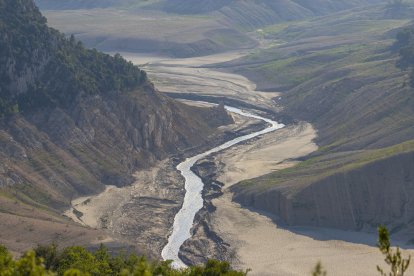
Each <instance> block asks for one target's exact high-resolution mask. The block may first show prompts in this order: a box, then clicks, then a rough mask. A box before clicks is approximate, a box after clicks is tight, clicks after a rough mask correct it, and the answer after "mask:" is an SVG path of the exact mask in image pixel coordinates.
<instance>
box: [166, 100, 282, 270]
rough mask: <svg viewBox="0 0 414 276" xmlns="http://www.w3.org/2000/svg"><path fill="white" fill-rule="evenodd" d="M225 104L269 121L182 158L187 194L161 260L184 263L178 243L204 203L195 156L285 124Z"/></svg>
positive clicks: (188, 229) (234, 110) (174, 263)
mask: <svg viewBox="0 0 414 276" xmlns="http://www.w3.org/2000/svg"><path fill="white" fill-rule="evenodd" d="M225 108H226V110H227V111H229V112H232V113H236V114H239V115H242V116H246V117H250V118H255V119H259V120H262V121H264V122H266V123H268V127H267V128H265V129H263V130H261V131H257V132H254V133H251V134H248V135H244V136H241V137H237V138H235V139H233V140H230V141H228V142H226V143H224V144H222V145H220V146H218V147H215V148H213V149H210V150H208V151H206V152H203V153H201V154H198V155H196V156H193V157H190V158H187V159H186V160H185V161H184V162H182V163H180V164H178V166H177V169H178V170H179V171H180V172H181V174H182V176H183V177H184V178H185V190H186V194H185V197H184V203H183V206H182V208H181V209H180V211H179V212H178V213H177V215H176V216H175V219H174V226H173V231H172V234H171V235H170V237H169V238H168V243H167V245H166V246H165V247H164V248H163V250H162V253H161V256H162V258H163V259H164V260H173V266H174V267H186V265H185V264H184V263H183V262H182V260H181V259H180V258H179V257H178V252H179V251H180V247H181V245H182V244H183V243H184V242H185V241H186V240H187V239H189V238H190V237H191V232H190V230H191V228H192V226H193V221H194V217H195V215H196V214H197V212H198V211H199V210H200V209H201V208H202V207H203V198H202V191H203V187H204V183H203V181H202V180H201V179H200V178H199V177H198V176H197V175H196V174H195V173H193V172H192V171H191V167H193V166H194V164H195V163H196V162H197V161H198V160H200V159H202V158H204V157H207V156H208V155H210V154H212V153H216V152H219V151H221V150H224V149H227V148H230V147H231V146H234V145H236V144H238V143H240V142H243V141H246V140H250V139H252V138H255V137H257V136H259V135H262V134H266V133H269V132H272V131H275V130H277V129H280V128H283V127H284V125H283V124H279V123H277V122H275V121H273V120H270V119H267V118H263V117H261V116H258V115H255V114H252V113H249V112H245V111H242V110H241V109H238V108H235V107H230V106H225Z"/></svg>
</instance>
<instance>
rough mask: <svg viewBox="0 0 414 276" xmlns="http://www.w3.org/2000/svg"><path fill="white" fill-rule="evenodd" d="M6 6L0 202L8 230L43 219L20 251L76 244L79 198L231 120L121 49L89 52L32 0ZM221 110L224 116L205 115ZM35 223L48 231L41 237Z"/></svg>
mask: <svg viewBox="0 0 414 276" xmlns="http://www.w3.org/2000/svg"><path fill="white" fill-rule="evenodd" d="M0 11H1V18H0V23H1V24H0V40H1V45H2V48H1V55H0V59H1V66H0V74H1V76H2V82H1V90H0V91H1V94H0V103H1V105H0V106H1V110H0V114H1V118H0V145H1V147H0V202H1V206H2V207H1V215H2V216H8V217H9V218H8V219H7V220H4V221H3V222H4V223H2V224H1V228H2V232H4V233H7V231H8V230H7V229H14V227H15V226H13V225H15V224H16V223H18V221H19V220H20V221H26V220H29V222H27V223H28V225H30V224H31V223H32V224H33V225H36V227H34V228H33V229H32V230H31V231H29V232H28V235H21V236H22V237H21V238H19V239H18V240H19V241H16V242H15V243H13V244H10V246H11V248H12V249H13V250H16V251H19V250H22V249H25V248H27V247H29V246H33V243H41V242H50V241H52V240H53V239H56V235H58V240H59V239H61V240H66V241H68V242H70V238H69V237H71V235H69V234H68V233H69V232H70V231H69V232H66V231H63V230H62V229H60V228H64V226H62V224H63V225H65V224H66V225H74V224H73V223H71V222H70V221H69V220H68V219H64V218H62V217H61V215H60V212H61V211H62V210H64V209H67V208H68V207H69V206H70V202H71V200H72V199H73V198H74V197H78V196H80V195H88V194H94V193H98V192H100V191H102V190H103V189H104V187H105V185H108V184H111V185H117V186H123V185H128V184H130V183H131V182H132V181H133V177H132V173H134V172H135V171H136V170H137V169H140V168H147V167H149V166H150V165H151V164H153V163H154V162H155V161H157V160H160V159H163V158H165V157H166V156H169V155H171V154H179V153H181V152H182V151H184V150H185V149H188V148H191V147H195V146H200V145H202V144H204V143H205V142H206V141H207V139H208V137H209V136H210V135H211V134H213V133H214V131H215V128H216V127H217V126H219V125H221V124H223V123H228V122H230V121H231V120H230V118H229V117H228V115H227V113H226V112H225V111H224V109H214V110H211V109H205V108H198V107H189V106H186V105H184V104H180V103H178V102H176V101H174V100H172V99H170V98H168V97H166V96H163V95H162V94H160V93H158V92H157V91H156V89H155V88H154V86H153V85H152V83H150V82H149V81H148V79H147V78H146V74H145V72H143V71H141V70H139V69H138V68H137V67H135V66H133V65H132V64H131V63H128V62H126V61H125V60H124V59H123V58H122V57H120V56H119V55H116V56H115V57H112V56H109V55H106V54H102V53H99V52H98V51H96V50H88V49H86V48H85V47H84V46H83V45H82V43H80V42H77V41H76V40H75V39H74V38H73V37H69V38H66V37H65V36H64V35H62V34H61V33H59V32H58V31H56V30H54V29H51V28H49V27H47V25H46V19H45V18H44V17H43V16H42V15H41V14H40V12H39V10H38V9H37V7H36V6H35V4H34V2H33V1H32V0H20V1H14V0H13V1H12V0H4V1H0ZM213 112H214V114H215V115H219V116H218V117H216V118H218V119H217V120H207V118H209V117H211V114H212V113H213ZM220 114H221V115H220ZM12 202H14V204H11V203H12ZM30 209H32V212H28V210H30ZM30 221H31V222H30ZM51 221H52V222H53V223H54V224H56V225H55V226H51V225H50V224H51V223H50V222H51ZM37 225H39V227H41V228H46V229H49V230H48V231H45V234H44V235H37V236H36V233H37V234H39V232H38V231H37V230H38V228H37ZM45 225H48V227H45ZM73 227H75V228H76V227H77V228H76V229H78V228H79V229H82V228H80V227H79V226H73ZM3 230H4V231H3ZM61 230H62V231H61ZM55 231H56V232H55ZM80 231H83V232H85V233H87V232H88V231H90V230H89V229H86V228H83V230H80ZM94 235H96V236H95V237H91V236H89V237H88V235H86V234H85V238H84V239H83V241H85V240H86V241H88V240H89V241H90V240H92V239H96V238H97V237H98V236H99V235H98V234H94ZM34 236H36V237H34ZM92 236H93V235H92ZM12 237H13V235H9V236H8V238H9V239H12ZM23 237H24V238H23ZM68 239H69V240H68ZM102 239H103V238H102ZM72 242H76V241H75V240H73V241H72ZM78 242H79V241H78Z"/></svg>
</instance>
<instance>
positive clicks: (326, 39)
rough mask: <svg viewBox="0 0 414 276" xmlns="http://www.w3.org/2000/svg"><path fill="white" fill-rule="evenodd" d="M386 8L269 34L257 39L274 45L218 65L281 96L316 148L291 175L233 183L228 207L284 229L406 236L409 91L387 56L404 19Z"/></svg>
mask: <svg viewBox="0 0 414 276" xmlns="http://www.w3.org/2000/svg"><path fill="white" fill-rule="evenodd" d="M389 9H390V6H381V7H372V8H371V9H367V10H360V11H357V10H353V11H352V12H343V13H339V14H336V15H335V16H327V17H323V18H319V19H316V20H310V21H307V22H303V23H297V24H292V25H291V26H286V25H285V26H273V27H271V28H268V29H265V30H264V31H265V32H266V35H267V36H268V37H269V38H272V39H278V40H279V42H281V41H284V43H283V44H281V45H279V46H277V47H274V48H272V49H268V50H265V51H263V52H261V53H260V52H259V53H255V54H253V55H251V56H250V57H248V58H246V59H242V60H239V61H237V62H234V63H231V64H227V65H226V66H229V67H230V68H232V70H235V71H237V72H240V73H243V74H245V75H246V76H248V77H250V78H251V79H253V80H255V81H256V82H257V83H259V84H260V85H259V89H260V88H261V89H268V90H270V91H275V90H276V91H283V94H282V96H281V97H280V99H279V101H280V103H281V105H283V106H285V110H284V112H286V113H288V114H290V115H291V116H294V117H296V118H299V119H301V120H306V121H309V122H311V123H312V124H314V125H315V126H316V127H317V129H318V138H317V140H316V141H317V143H318V144H319V145H320V146H321V147H320V149H319V151H317V152H316V153H314V154H312V155H311V156H309V157H307V158H305V159H304V160H306V161H305V162H303V163H302V164H301V165H299V166H296V167H293V168H290V169H287V170H282V171H280V172H278V173H274V174H270V175H267V176H263V177H261V178H258V179H253V180H250V181H246V182H244V183H241V184H240V185H238V186H237V187H235V188H234V191H235V192H236V195H235V199H236V200H237V201H239V202H242V203H243V204H245V205H248V206H252V207H255V208H258V209H261V210H266V211H269V212H272V213H274V214H277V215H278V216H280V217H281V218H282V219H283V220H285V222H287V223H288V224H291V225H312V226H329V227H338V228H345V229H358V230H360V229H369V228H370V227H376V226H378V224H379V223H384V224H388V225H389V226H390V227H391V228H393V229H395V230H400V233H403V232H404V231H408V232H409V231H412V229H413V225H412V224H411V222H410V221H411V220H412V219H413V217H414V214H413V213H412V211H411V209H410V208H411V207H410V204H411V203H410V200H409V198H410V197H412V196H413V194H412V193H413V191H412V185H413V183H412V180H411V175H412V173H413V172H414V167H413V166H412V162H411V159H412V150H413V148H412V142H408V143H407V142H406V141H411V140H412V139H414V128H413V125H414V110H413V108H412V107H413V106H414V103H413V94H412V93H413V90H412V88H411V87H410V86H409V77H408V75H407V72H402V71H401V70H400V69H399V68H397V67H396V64H397V61H398V53H397V52H395V51H394V50H393V47H392V45H393V43H394V42H395V35H396V33H397V32H398V30H400V28H402V27H404V26H406V25H407V24H410V18H409V17H408V18H407V17H406V14H405V13H404V14H401V16H400V15H399V14H396V13H393V16H392V18H390V17H389V15H390V13H389ZM407 9H410V8H409V7H407ZM325 26H329V28H328V27H325ZM405 196H406V197H405ZM384 202H387V206H385V205H384ZM386 207H389V210H387V211H385V208H386ZM388 211H389V213H388ZM371 229H372V228H371ZM402 229H403V230H402Z"/></svg>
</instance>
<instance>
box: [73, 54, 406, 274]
mask: <svg viewBox="0 0 414 276" xmlns="http://www.w3.org/2000/svg"><path fill="white" fill-rule="evenodd" d="M244 54H246V53H237V52H235V53H227V54H222V55H215V56H209V57H201V58H193V59H182V60H173V59H165V58H160V57H150V56H144V57H143V56H136V55H128V54H125V53H124V56H126V57H127V58H128V59H130V60H132V61H133V62H134V63H136V64H141V65H144V66H142V67H143V68H144V69H145V70H146V71H148V72H149V76H150V78H151V79H152V80H153V81H154V82H155V84H156V87H157V88H158V89H160V91H164V92H172V93H190V94H191V93H193V94H195V95H204V96H220V97H226V98H231V99H236V100H243V101H245V102H247V103H249V104H253V105H256V106H261V107H264V108H266V109H269V110H272V111H280V110H281V108H282V107H280V106H278V105H277V100H275V98H276V99H277V97H279V96H280V95H279V94H278V93H276V92H275V93H269V92H266V93H265V92H257V91H254V90H255V88H256V86H255V85H254V84H253V83H251V82H250V81H249V80H247V79H246V78H244V77H241V76H238V75H235V74H228V73H223V72H220V71H216V70H214V69H212V68H206V67H203V65H205V64H209V65H211V64H213V63H218V62H224V61H227V60H231V59H234V58H237V57H240V56H241V55H244ZM187 103H188V102H187ZM192 104H194V103H192ZM196 104H199V103H196ZM235 122H236V124H235V125H233V126H230V127H223V128H222V129H221V130H222V132H226V131H229V130H230V131H236V130H237V129H238V130H239V131H240V130H244V131H246V130H247V129H248V128H249V127H251V126H252V125H255V124H257V122H254V121H246V120H245V119H243V118H241V117H235ZM256 127H257V125H256ZM315 137H316V131H315V129H314V128H313V127H312V126H311V125H310V124H309V123H306V122H300V123H296V124H291V125H288V126H287V127H286V128H284V129H281V130H279V131H276V132H274V133H269V134H266V135H264V136H262V137H260V138H257V139H254V140H252V141H249V142H246V143H244V144H241V145H237V146H234V147H232V148H230V149H228V150H226V151H223V152H220V153H218V154H215V155H214V156H213V157H211V158H209V159H208V160H206V162H207V163H208V162H210V163H214V164H215V165H214V166H215V167H216V168H217V169H218V170H217V171H215V172H214V174H215V175H214V178H216V179H217V181H219V182H221V183H223V184H224V187H223V188H222V192H223V194H222V195H221V196H218V195H220V192H218V191H216V195H215V196H214V198H215V199H213V200H212V202H211V204H213V205H214V206H215V208H216V209H215V210H214V208H210V209H209V208H206V210H205V213H204V217H207V219H205V220H202V221H201V222H202V223H199V224H198V225H196V227H195V228H194V229H193V230H194V232H195V236H194V237H193V238H192V240H191V241H189V243H187V245H186V246H185V250H184V251H185V252H183V256H188V255H189V254H190V255H191V254H193V255H192V256H196V255H197V254H199V253H200V252H201V253H202V254H200V255H199V256H201V255H204V254H206V255H209V256H217V254H224V255H225V256H224V257H223V258H225V259H228V260H231V261H232V263H233V265H235V266H237V267H238V268H241V269H245V268H251V269H253V271H252V273H251V274H252V275H309V274H310V272H311V270H312V268H313V267H314V265H315V264H316V263H317V262H318V261H319V260H321V261H322V262H323V265H324V266H325V267H326V269H327V270H328V272H329V275H377V271H376V268H375V267H376V265H377V264H382V263H383V258H382V256H381V255H380V254H379V252H378V249H377V248H376V247H375V246H374V245H375V241H376V237H375V235H370V234H365V233H358V232H346V231H338V230H332V229H322V228H318V229H315V228H297V227H295V228H283V227H280V226H278V225H277V224H276V223H274V221H273V220H272V219H271V218H270V217H269V216H265V215H263V214H259V213H257V212H254V211H251V210H247V209H244V208H242V207H241V206H240V205H238V204H236V203H234V202H232V194H231V193H230V192H229V187H230V186H231V185H234V184H235V183H237V182H239V181H241V180H244V179H249V178H254V177H257V176H260V175H263V174H266V173H269V172H272V171H275V170H280V169H283V168H287V167H290V166H293V165H295V164H296V163H297V161H295V159H296V158H299V157H301V156H304V155H307V154H309V153H311V152H312V151H315V150H316V149H317V146H316V145H315V144H314V143H313V140H314V138H315ZM176 162H177V161H176V160H175V161H174V160H171V159H169V160H164V161H161V162H160V163H159V164H157V166H155V167H153V168H151V169H148V170H145V171H141V172H138V173H137V174H136V177H137V181H136V183H135V184H134V185H132V186H131V187H126V188H122V189H119V188H115V187H109V188H108V189H107V190H106V191H105V192H104V193H103V194H101V195H98V196H95V197H92V198H86V199H85V198H84V199H79V200H77V201H75V202H74V205H75V208H76V209H77V210H78V211H80V212H82V213H83V215H82V216H81V217H80V219H82V223H85V224H87V225H90V226H92V227H98V228H106V229H107V231H110V232H111V233H113V235H115V236H117V237H120V238H123V239H129V240H131V239H132V240H135V241H136V243H137V244H138V245H140V246H142V247H145V246H146V245H148V244H151V248H147V251H148V252H149V253H151V255H152V256H155V257H159V256H160V252H161V249H162V247H163V246H164V245H165V243H166V241H167V238H168V235H169V233H170V231H171V227H172V223H173V219H174V215H175V213H176V212H177V211H178V209H179V208H180V206H181V203H182V199H183V196H184V189H183V179H182V178H181V177H180V176H179V175H178V172H177V171H176V170H175V165H176ZM210 207H211V206H210ZM75 219H77V218H75ZM345 240H346V241H345ZM366 244H370V246H368V245H366ZM200 250H201V251H200ZM202 250H204V251H203V252H202ZM410 253H411V254H412V255H414V251H410ZM215 254H216V255H215ZM196 257H197V256H196Z"/></svg>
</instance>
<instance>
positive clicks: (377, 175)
mask: <svg viewBox="0 0 414 276" xmlns="http://www.w3.org/2000/svg"><path fill="white" fill-rule="evenodd" d="M234 191H235V192H236V194H235V197H234V198H235V200H236V201H238V202H240V203H241V204H243V205H245V206H250V207H253V208H257V209H259V210H263V211H266V212H270V213H272V214H274V215H277V216H279V217H280V218H281V219H283V220H284V221H285V222H286V223H287V224H289V225H310V226H323V227H333V228H340V229H349V230H361V229H363V228H364V229H365V228H367V229H369V228H370V227H377V226H378V225H379V224H385V225H387V226H389V227H390V229H391V230H394V231H397V230H399V229H402V228H405V229H409V227H413V221H414V152H409V153H403V154H398V155H395V156H392V157H390V158H386V159H383V160H378V161H375V162H372V163H369V164H367V165H364V166H362V167H360V168H357V169H353V170H349V171H344V172H341V173H336V174H333V175H331V176H328V177H326V178H324V179H322V180H318V181H315V182H312V183H311V184H309V185H308V186H307V187H304V188H302V189H299V190H298V191H295V192H293V193H292V192H291V191H289V188H287V187H286V186H284V187H282V186H281V187H274V188H272V189H270V190H267V191H266V192H263V193H259V192H257V191H256V192H250V191H248V190H245V189H243V187H240V186H239V187H236V188H235V189H234ZM411 229H412V228H411Z"/></svg>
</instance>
